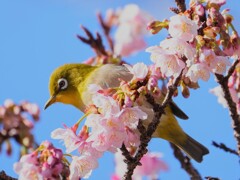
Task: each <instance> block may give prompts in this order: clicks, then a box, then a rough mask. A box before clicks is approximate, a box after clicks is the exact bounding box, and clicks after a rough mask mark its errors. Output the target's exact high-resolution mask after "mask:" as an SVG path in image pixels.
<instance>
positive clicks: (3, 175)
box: [0, 171, 17, 180]
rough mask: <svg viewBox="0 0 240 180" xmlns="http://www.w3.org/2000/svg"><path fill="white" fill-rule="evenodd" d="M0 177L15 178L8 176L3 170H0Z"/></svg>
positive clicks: (5, 178)
mask: <svg viewBox="0 0 240 180" xmlns="http://www.w3.org/2000/svg"><path fill="white" fill-rule="evenodd" d="M0 179H1V180H17V179H16V178H13V177H11V176H8V175H7V174H6V173H5V172H4V171H1V172H0Z"/></svg>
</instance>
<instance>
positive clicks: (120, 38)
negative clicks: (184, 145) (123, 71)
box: [114, 4, 152, 56]
mask: <svg viewBox="0 0 240 180" xmlns="http://www.w3.org/2000/svg"><path fill="white" fill-rule="evenodd" d="M150 20H152V17H151V16H150V15H149V14H147V13H146V12H144V11H142V10H141V9H140V8H139V7H138V6H137V5H135V4H129V5H126V6H125V7H124V8H123V9H122V10H121V11H120V13H119V17H118V25H117V31H116V34H115V42H116V43H115V46H114V49H115V54H116V55H121V56H129V55H131V54H132V53H134V52H136V51H139V50H142V49H144V48H145V47H146V43H145V41H144V39H143V35H145V34H146V33H147V30H146V24H147V23H148V22H149V21H150Z"/></svg>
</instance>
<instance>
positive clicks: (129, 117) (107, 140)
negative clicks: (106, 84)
mask: <svg viewBox="0 0 240 180" xmlns="http://www.w3.org/2000/svg"><path fill="white" fill-rule="evenodd" d="M93 105H95V106H96V107H97V108H98V109H100V110H99V114H90V115H88V116H87V119H86V123H85V124H86V125H87V126H88V127H90V128H91V130H92V131H91V133H90V135H89V137H88V138H87V140H86V142H88V143H92V147H93V148H95V149H96V150H97V151H100V152H103V151H111V152H115V151H116V149H117V148H120V147H121V146H122V144H123V142H126V143H128V144H137V143H138V142H139V138H137V137H138V136H139V135H138V133H137V132H136V131H135V129H136V128H137V123H138V121H139V119H146V118H147V114H146V113H145V112H143V111H142V110H141V109H140V108H139V107H125V108H122V109H120V107H119V105H118V103H117V101H115V100H114V99H113V98H112V97H110V96H105V95H103V94H101V93H99V92H97V93H96V94H94V95H93ZM133 137H135V141H134V140H133Z"/></svg>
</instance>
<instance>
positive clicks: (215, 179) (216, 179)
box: [205, 176, 220, 180]
mask: <svg viewBox="0 0 240 180" xmlns="http://www.w3.org/2000/svg"><path fill="white" fill-rule="evenodd" d="M205 179H207V180H220V179H219V178H217V177H211V176H206V177H205Z"/></svg>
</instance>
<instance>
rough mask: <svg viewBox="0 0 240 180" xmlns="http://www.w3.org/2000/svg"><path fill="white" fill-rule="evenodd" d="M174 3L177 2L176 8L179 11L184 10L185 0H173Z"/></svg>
mask: <svg viewBox="0 0 240 180" xmlns="http://www.w3.org/2000/svg"><path fill="white" fill-rule="evenodd" d="M175 3H176V4H177V7H178V10H179V11H180V12H185V11H186V3H185V0H175Z"/></svg>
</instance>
